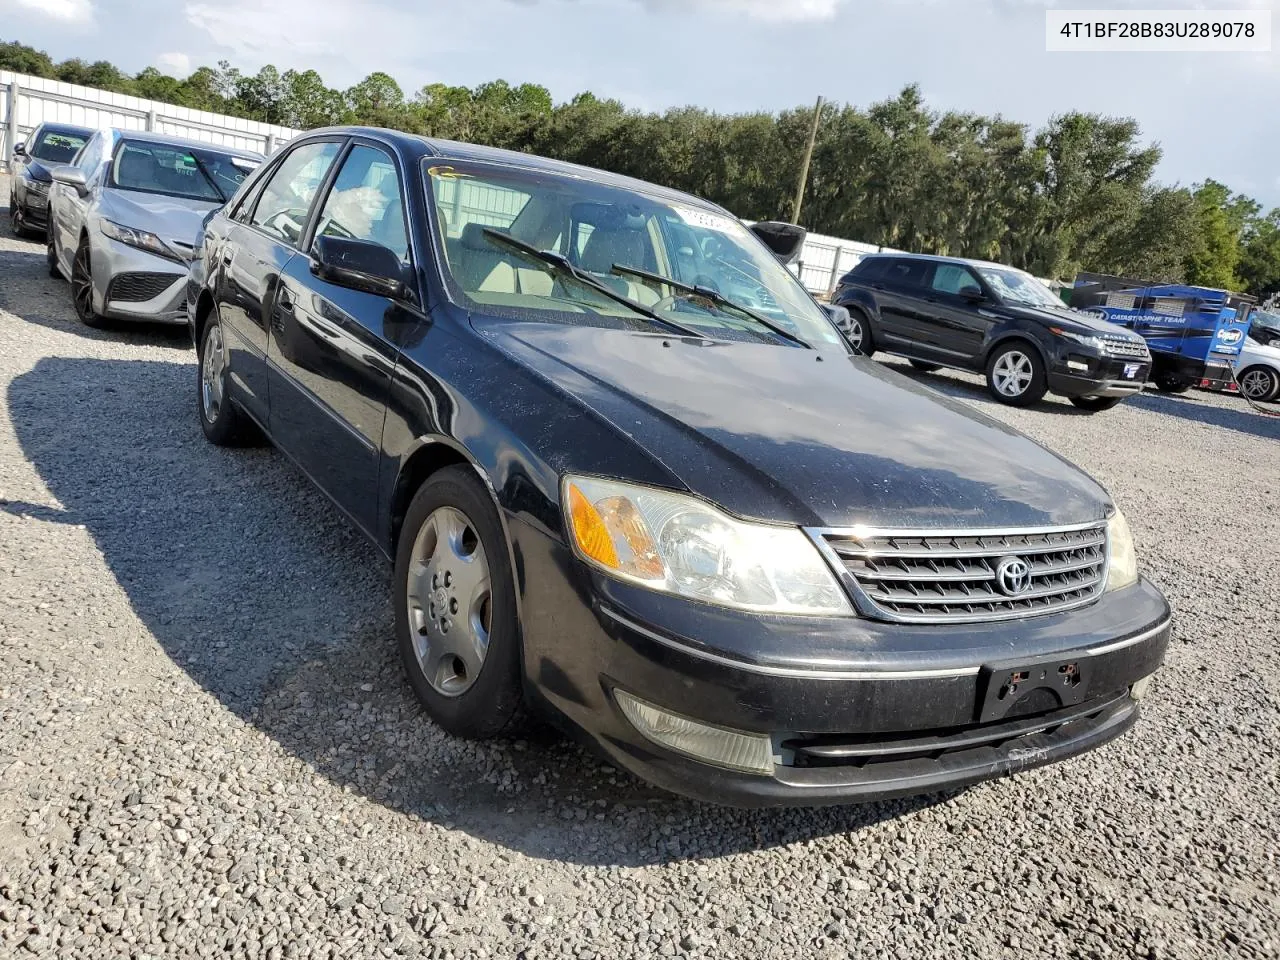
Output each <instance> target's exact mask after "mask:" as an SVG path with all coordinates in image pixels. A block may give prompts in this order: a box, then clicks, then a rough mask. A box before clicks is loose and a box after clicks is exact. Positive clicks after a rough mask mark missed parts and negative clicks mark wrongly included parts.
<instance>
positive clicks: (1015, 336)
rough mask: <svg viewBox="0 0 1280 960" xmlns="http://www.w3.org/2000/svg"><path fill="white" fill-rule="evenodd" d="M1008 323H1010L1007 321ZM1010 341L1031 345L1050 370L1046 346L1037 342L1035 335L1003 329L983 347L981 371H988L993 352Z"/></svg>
mask: <svg viewBox="0 0 1280 960" xmlns="http://www.w3.org/2000/svg"><path fill="white" fill-rule="evenodd" d="M1006 322H1008V321H1007V320H1006ZM1010 340H1021V341H1022V342H1023V343H1029V344H1030V345H1031V346H1032V347H1034V348H1035V351H1036V353H1037V354H1039V356H1040V362H1041V363H1043V364H1044V365H1045V369H1046V370H1047V369H1048V368H1049V365H1050V362H1051V361H1050V357H1049V355H1048V354H1047V353H1046V352H1045V349H1044V345H1043V344H1042V343H1041V342H1040V341H1039V340H1037V339H1036V337H1035V336H1034V335H1033V334H1030V333H1028V332H1027V331H1026V330H1009V329H1002V330H999V331H997V332H996V333H995V334H994V335H993V336H992V337H991V339H990V340H989V341H988V342H987V345H986V346H985V347H983V349H982V358H981V364H980V367H981V369H983V370H985V369H986V367H987V362H988V361H989V360H990V359H991V354H992V352H993V351H994V350H995V349H996V348H997V347H999V346H1000V345H1001V344H1003V343H1008V342H1009V341H1010Z"/></svg>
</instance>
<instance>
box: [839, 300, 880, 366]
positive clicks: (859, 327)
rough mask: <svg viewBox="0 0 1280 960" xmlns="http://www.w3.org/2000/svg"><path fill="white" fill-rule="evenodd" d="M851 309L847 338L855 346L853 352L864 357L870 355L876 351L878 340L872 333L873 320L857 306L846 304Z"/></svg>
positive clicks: (846, 332)
mask: <svg viewBox="0 0 1280 960" xmlns="http://www.w3.org/2000/svg"><path fill="white" fill-rule="evenodd" d="M845 309H846V310H848V311H849V329H848V330H847V331H845V339H846V340H848V341H849V346H851V347H852V348H853V352H854V353H856V354H859V355H861V356H864V357H870V356H872V355H873V354H874V353H875V352H876V341H875V337H874V335H873V334H872V333H871V321H870V319H868V317H867V315H866V314H865V313H863V312H862V311H861V310H860V309H858V308H857V307H850V306H846V307H845Z"/></svg>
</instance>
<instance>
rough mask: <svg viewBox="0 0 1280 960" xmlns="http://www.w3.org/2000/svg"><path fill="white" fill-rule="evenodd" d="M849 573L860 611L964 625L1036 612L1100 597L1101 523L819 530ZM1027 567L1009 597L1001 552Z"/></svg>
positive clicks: (1104, 549)
mask: <svg viewBox="0 0 1280 960" xmlns="http://www.w3.org/2000/svg"><path fill="white" fill-rule="evenodd" d="M817 536H818V538H819V540H820V543H821V544H822V545H823V546H824V547H825V550H826V552H827V555H828V557H829V558H830V559H831V560H832V561H833V562H834V563H836V564H838V567H837V569H843V570H845V571H847V572H848V573H849V574H850V576H851V578H852V583H850V581H849V580H848V579H846V584H848V585H849V586H850V587H851V590H850V592H851V593H852V594H853V599H854V601H855V602H856V603H857V604H858V606H859V608H860V609H861V610H862V612H863V613H865V614H867V615H868V616H873V617H878V618H880V619H884V620H897V621H904V622H911V623H963V622H966V621H982V620H1008V619H1014V618H1017V617H1028V616H1036V615H1039V614H1043V613H1053V612H1055V611H1058V610H1067V609H1070V608H1072V607H1078V606H1082V605H1083V604H1086V603H1089V602H1090V601H1092V600H1095V599H1097V597H1098V595H1099V594H1100V593H1101V592H1102V589H1103V585H1104V582H1105V579H1106V566H1107V533H1106V524H1105V523H1099V524H1095V525H1090V526H1086V527H1071V528H1060V529H1053V530H1024V531H1003V530H1002V531H983V530H971V531H960V532H955V533H953V532H950V531H948V532H945V533H934V532H931V531H918V532H917V531H911V532H900V531H884V530H875V531H864V530H850V531H843V530H835V531H832V530H827V531H821V532H819V533H818V534H817ZM1010 557H1013V558H1018V559H1020V560H1022V561H1024V562H1025V563H1026V565H1027V567H1029V568H1030V578H1029V582H1028V583H1027V584H1026V588H1025V591H1024V592H1021V593H1016V594H1014V595H1010V594H1009V593H1008V592H1007V591H1006V590H1005V589H1003V588H1002V587H1001V585H1000V579H999V577H998V575H997V574H998V570H999V568H1000V564H1001V561H1003V560H1004V559H1006V558H1010Z"/></svg>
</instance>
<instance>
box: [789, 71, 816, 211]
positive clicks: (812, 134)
mask: <svg viewBox="0 0 1280 960" xmlns="http://www.w3.org/2000/svg"><path fill="white" fill-rule="evenodd" d="M821 122H822V98H821V97H819V98H818V105H817V106H816V107H814V108H813V126H812V127H811V128H810V130H809V142H808V144H806V146H805V148H804V162H803V163H801V164H800V183H799V185H797V187H796V205H795V206H794V207H792V208H791V222H792V223H794V224H799V223H800V206H801V204H803V203H804V188H805V186H806V185H808V183H809V164H810V163H811V162H812V161H813V148H814V145H815V144H816V143H817V142H818V124H820V123H821Z"/></svg>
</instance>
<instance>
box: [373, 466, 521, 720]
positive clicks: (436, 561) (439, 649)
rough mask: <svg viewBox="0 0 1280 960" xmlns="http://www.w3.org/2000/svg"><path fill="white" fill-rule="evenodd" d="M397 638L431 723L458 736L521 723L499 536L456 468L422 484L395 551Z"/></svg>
mask: <svg viewBox="0 0 1280 960" xmlns="http://www.w3.org/2000/svg"><path fill="white" fill-rule="evenodd" d="M393 591H394V600H395V615H396V640H397V642H398V644H399V647H400V658H401V660H402V661H403V663H404V668H405V672H406V673H407V674H408V676H409V682H410V683H411V684H412V685H413V689H414V692H415V693H416V694H417V695H418V699H419V700H421V701H422V705H423V706H424V707H425V708H426V710H427V713H428V714H430V716H431V719H432V720H434V721H435V722H436V723H438V724H439V725H440V726H441V727H443V728H444V729H445V730H446V731H448V732H449V733H451V734H453V735H454V736H458V737H466V738H469V739H486V738H489V737H496V736H499V735H501V734H504V733H509V732H511V729H512V727H513V726H515V725H516V724H517V723H518V720H519V717H520V715H521V686H522V674H521V669H522V668H521V665H520V628H519V623H518V621H517V618H516V595H515V581H514V578H513V577H512V575H511V561H510V555H509V554H508V552H507V541H506V537H505V535H504V534H503V532H502V525H501V523H500V522H499V520H498V513H497V511H496V510H495V509H494V507H493V501H492V500H491V499H490V497H489V494H488V491H486V490H485V488H484V486H483V484H481V482H480V480H479V478H477V477H476V476H475V475H474V474H473V473H472V472H471V471H470V470H468V469H467V468H465V467H446V468H445V469H443V470H441V471H439V472H438V473H435V474H433V475H432V476H431V478H430V479H429V480H428V481H427V482H426V483H425V484H423V485H422V487H421V489H419V490H418V492H417V494H415V495H414V498H413V502H412V503H410V505H409V510H408V513H407V514H406V515H405V519H404V527H403V529H402V530H401V533H400V541H399V546H398V548H397V550H396V567H395V585H394V588H393Z"/></svg>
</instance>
